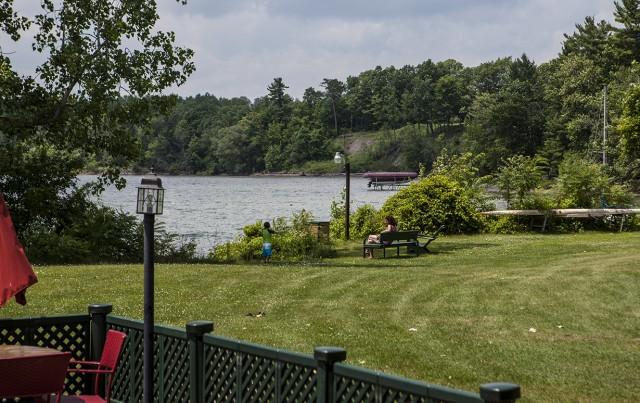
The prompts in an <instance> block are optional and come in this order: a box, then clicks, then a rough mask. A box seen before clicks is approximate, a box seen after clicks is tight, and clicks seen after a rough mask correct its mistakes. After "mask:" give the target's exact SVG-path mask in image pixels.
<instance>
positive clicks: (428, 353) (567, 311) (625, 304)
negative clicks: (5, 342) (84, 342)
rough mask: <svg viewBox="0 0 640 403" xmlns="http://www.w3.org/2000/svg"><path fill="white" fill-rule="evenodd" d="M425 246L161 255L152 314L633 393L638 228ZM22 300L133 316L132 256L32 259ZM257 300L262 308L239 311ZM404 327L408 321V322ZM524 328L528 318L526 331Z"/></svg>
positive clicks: (410, 365)
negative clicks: (286, 257)
mask: <svg viewBox="0 0 640 403" xmlns="http://www.w3.org/2000/svg"><path fill="white" fill-rule="evenodd" d="M432 245H433V251H434V253H433V254H430V255H426V256H421V257H419V258H401V259H396V258H391V259H390V258H387V259H385V260H383V259H375V260H373V261H372V260H368V259H362V258H361V257H360V250H359V245H358V243H357V242H353V243H351V244H349V245H348V247H347V248H345V249H343V250H341V251H340V257H339V258H337V259H331V260H327V261H325V262H322V263H321V264H296V265H278V264H275V263H273V264H270V265H261V264H256V265H242V266H240V265H237V266H229V265H224V266H223V265H219V266H217V265H160V266H157V268H156V321H157V322H162V323H168V324H172V325H176V326H182V325H184V323H185V322H187V321H189V320H194V319H207V320H212V321H214V322H215V324H216V330H215V331H216V333H217V334H221V335H224V336H229V337H234V338H239V339H243V340H249V341H253V342H257V343H262V344H266V345H269V346H275V347H280V348H286V349H292V350H296V351H300V352H305V353H311V352H312V349H313V346H316V345H336V346H342V347H345V348H346V349H347V352H348V360H349V362H350V363H352V364H355V365H360V366H364V367H369V368H373V369H378V370H383V371H385V372H389V373H395V374H399V375H403V376H407V377H411V378H415V379H421V380H425V381H428V382H433V383H438V384H443V385H449V386H453V387H456V388H462V389H466V390H470V391H477V390H478V386H479V385H480V384H481V383H485V382H488V381H510V382H515V383H519V384H520V385H522V392H523V395H524V396H525V399H523V401H536V402H537V401H549V402H550V401H555V402H559V401H562V402H571V401H581V402H584V401H594V402H595V401H607V402H610V401H635V400H636V399H637V398H638V392H639V391H640V389H639V387H640V384H639V383H638V373H640V308H639V304H640V233H623V234H607V233H586V234H577V235H516V236H497V235H486V236H484V235H483V236H479V235H478V236H456V237H444V238H440V239H438V240H437V241H435V242H434V243H433V244H432ZM37 272H38V276H39V279H40V282H39V283H38V284H37V285H36V286H34V287H32V289H31V290H30V291H29V292H28V299H29V305H27V306H26V307H19V306H17V305H15V304H14V303H12V304H11V305H10V306H9V307H8V308H7V309H3V310H2V316H11V317H17V316H39V315H51V314H61V313H72V312H85V311H86V306H87V304H90V303H99V302H100V303H101V302H108V303H112V304H113V305H114V312H115V313H116V314H118V315H123V316H128V317H133V318H141V317H142V265H136V266H124V265H122V266H111V265H105V266H68V267H39V268H37ZM258 311H264V312H265V313H266V315H264V316H262V317H255V316H247V313H249V312H251V313H254V314H255V313H257V312H258ZM410 329H415V330H410ZM534 329H535V330H534Z"/></svg>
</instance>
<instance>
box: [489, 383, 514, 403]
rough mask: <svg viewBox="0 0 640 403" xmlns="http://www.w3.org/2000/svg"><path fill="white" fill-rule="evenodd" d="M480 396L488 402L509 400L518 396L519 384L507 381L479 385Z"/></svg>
mask: <svg viewBox="0 0 640 403" xmlns="http://www.w3.org/2000/svg"><path fill="white" fill-rule="evenodd" d="M480 397H481V398H482V400H484V401H489V402H510V401H514V400H516V399H519V398H520V385H516V384H513V383H507V382H495V383H485V384H484V385H480Z"/></svg>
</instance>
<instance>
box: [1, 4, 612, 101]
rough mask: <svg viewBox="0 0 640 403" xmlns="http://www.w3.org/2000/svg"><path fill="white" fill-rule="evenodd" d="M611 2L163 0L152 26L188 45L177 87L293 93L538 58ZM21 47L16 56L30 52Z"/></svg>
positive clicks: (607, 14) (606, 11)
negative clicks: (388, 75)
mask: <svg viewBox="0 0 640 403" xmlns="http://www.w3.org/2000/svg"><path fill="white" fill-rule="evenodd" d="M21 1H23V0H21ZM25 1H26V0H25ZM29 1H32V0H29ZM612 10H613V1H612V0H563V1H562V2H558V1H555V0H484V1H480V0H449V1H447V0H395V1H388V0H322V1H318V0H223V1H215V2H212V1H208V0H189V3H188V4H187V5H186V6H184V7H183V6H180V5H179V4H177V3H176V2H175V1H173V0H162V1H159V14H160V17H161V19H160V23H159V28H160V29H163V30H172V31H175V32H176V37H177V42H178V43H179V44H180V45H183V46H187V47H190V48H192V49H194V50H195V52H196V57H195V62H196V67H197V71H196V72H195V73H194V74H193V76H192V77H191V78H190V79H189V81H188V82H187V83H186V84H185V85H184V86H182V87H180V88H178V89H175V91H176V92H178V93H179V94H181V95H192V94H196V93H204V92H209V93H213V94H215V95H217V96H225V97H232V96H241V95H245V96H248V97H250V98H254V97H257V96H261V95H264V94H265V93H266V87H267V86H268V85H269V83H270V82H271V81H272V80H273V78H274V77H283V79H284V81H285V83H286V84H287V85H289V87H290V88H289V92H290V93H291V94H292V95H293V96H297V97H299V96H301V94H302V93H303V92H304V89H305V88H307V87H309V86H314V87H318V85H319V83H320V82H321V81H322V79H323V78H325V77H331V78H333V77H335V78H340V79H345V78H346V77H347V76H348V75H355V74H358V73H360V72H361V71H363V70H366V69H371V68H374V67H375V66H376V65H381V66H389V65H395V66H396V67H400V66H403V65H406V64H414V65H415V64H418V63H420V62H422V61H424V60H426V59H429V58H430V59H432V60H434V61H438V60H444V59H449V58H453V59H456V60H459V61H460V62H462V63H463V64H465V65H467V66H470V65H477V64H479V63H482V62H485V61H489V60H493V59H496V58H498V57H504V56H514V57H518V56H520V55H521V54H522V53H527V55H529V56H530V57H531V58H532V59H534V60H535V61H536V62H538V63H542V62H545V61H547V60H549V59H551V58H553V57H555V56H556V55H557V53H558V52H559V51H560V48H561V42H562V34H563V33H565V32H566V33H571V32H573V30H574V24H575V23H579V22H582V21H583V20H584V17H586V16H588V15H595V16H596V18H598V19H607V20H610V21H611V20H612V19H613V18H612ZM4 41H5V38H2V39H1V40H0V44H2V45H3V49H4V48H5V46H4ZM28 53H29V51H28V50H27V51H26V52H25V51H21V54H20V55H16V60H19V61H20V62H19V63H16V66H19V68H21V69H22V68H25V67H24V66H26V65H28V61H32V60H33V58H32V56H30V55H29V54H28Z"/></svg>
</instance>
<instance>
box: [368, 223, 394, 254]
mask: <svg viewBox="0 0 640 403" xmlns="http://www.w3.org/2000/svg"><path fill="white" fill-rule="evenodd" d="M384 225H385V228H384V230H382V232H383V233H384V232H396V231H398V222H397V221H396V219H395V218H393V216H390V215H389V216H386V217H385V218H384ZM367 243H380V235H378V234H371V235H369V237H368V238H367ZM367 256H368V257H369V258H370V259H373V249H367Z"/></svg>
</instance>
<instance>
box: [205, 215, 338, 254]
mask: <svg viewBox="0 0 640 403" xmlns="http://www.w3.org/2000/svg"><path fill="white" fill-rule="evenodd" d="M312 219H313V217H312V215H311V213H309V212H307V211H305V210H302V211H301V212H299V213H294V214H293V216H292V217H291V219H290V220H286V219H284V218H276V219H275V220H274V222H273V223H272V228H273V229H274V230H275V231H276V233H275V234H274V236H273V257H272V259H273V260H281V261H298V260H304V259H309V258H312V259H316V258H323V257H333V256H335V249H334V248H333V246H332V245H331V243H329V242H327V241H323V240H320V239H317V238H316V237H314V236H313V235H312V234H311V232H310V228H309V227H310V222H311V220H312ZM262 228H263V223H262V222H260V221H257V222H256V223H255V224H250V225H247V226H245V227H244V228H243V230H242V232H243V235H241V236H239V237H238V238H236V239H235V240H233V241H231V242H227V243H224V244H221V245H217V246H216V247H214V248H213V249H212V250H211V251H210V252H209V258H211V259H212V260H213V261H215V262H219V263H231V262H237V261H241V260H244V261H248V260H253V259H259V258H260V256H261V251H262Z"/></svg>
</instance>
